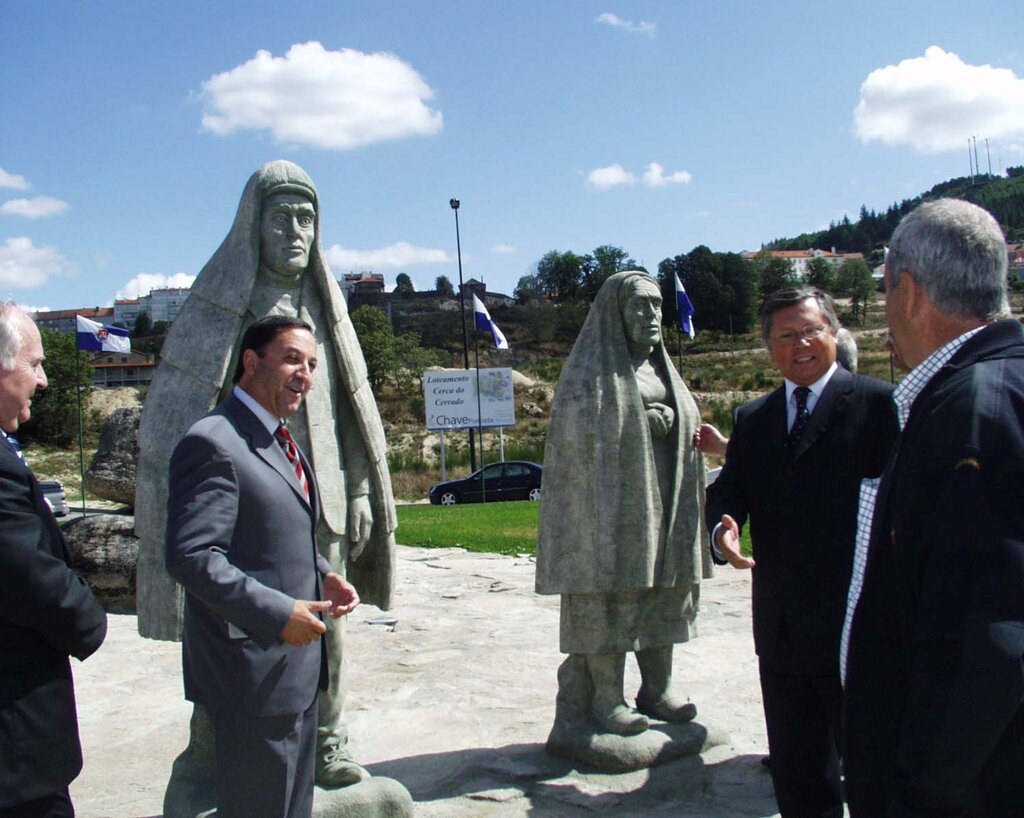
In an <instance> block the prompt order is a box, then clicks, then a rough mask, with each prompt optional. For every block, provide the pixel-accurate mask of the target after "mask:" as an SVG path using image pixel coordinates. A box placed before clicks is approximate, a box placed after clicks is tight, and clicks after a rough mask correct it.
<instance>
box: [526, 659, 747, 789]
mask: <svg viewBox="0 0 1024 818" xmlns="http://www.w3.org/2000/svg"><path fill="white" fill-rule="evenodd" d="M593 692H594V688H593V684H592V683H591V680H590V675H589V673H587V670H586V667H585V663H584V662H583V661H582V657H579V656H575V655H570V656H569V657H567V658H566V660H565V661H564V662H563V663H562V665H561V666H560V667H559V668H558V698H557V700H556V703H555V723H554V726H553V727H552V728H551V732H550V734H549V735H548V740H547V744H546V748H547V751H548V752H549V753H550V754H551V755H553V756H557V757H559V758H565V759H569V760H571V761H581V762H583V763H584V764H587V765H588V766H590V767H594V768H595V769H598V770H607V771H609V772H628V771H632V770H640V769H644V768H647V767H654V766H657V765H659V764H666V763H668V762H669V761H673V760H674V759H677V758H682V757H683V756H688V755H696V754H698V753H701V752H704V751H705V750H708V749H710V748H711V747H715V746H718V745H720V744H727V743H728V741H729V739H728V736H726V735H724V734H722V733H718V732H716V731H712V730H709V729H708V728H707V727H705V726H704V725H702V724H700V723H698V722H695V721H690V722H685V723H683V724H671V723H669V722H661V721H655V720H652V721H651V727H650V729H648V730H646V731H644V732H643V733H640V734H639V735H635V736H619V735H615V734H613V733H608V732H605V731H604V730H603V728H601V727H600V726H599V725H598V724H597V722H596V721H595V720H594V719H593V718H592V717H591V716H590V702H591V698H592V696H593Z"/></svg>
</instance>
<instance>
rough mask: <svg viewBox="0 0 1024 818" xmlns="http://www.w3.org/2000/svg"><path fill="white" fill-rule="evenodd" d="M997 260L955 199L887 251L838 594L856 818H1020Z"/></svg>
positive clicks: (1018, 598)
mask: <svg viewBox="0 0 1024 818" xmlns="http://www.w3.org/2000/svg"><path fill="white" fill-rule="evenodd" d="M1006 267H1007V252H1006V244H1005V241H1004V239H1003V235H1002V232H1001V231H1000V229H999V225H998V224H997V223H996V221H995V220H994V219H993V218H992V217H991V216H990V215H989V214H988V213H987V212H985V211H984V210H982V209H981V208H979V207H976V206H975V205H972V204H969V203H967V202H962V201H957V200H954V199H939V200H937V201H934V202H929V203H927V204H924V205H921V206H920V207H919V208H917V209H916V210H914V211H913V212H912V213H910V214H909V215H907V216H906V217H905V218H904V219H903V221H902V222H901V223H900V225H899V227H898V228H897V229H896V232H895V233H894V234H893V237H892V242H891V244H890V248H889V255H888V258H887V259H886V265H885V282H886V296H885V313H886V318H887V319H888V323H889V331H890V333H891V336H892V343H893V345H894V348H895V352H896V354H897V358H898V359H900V360H901V361H902V362H903V365H904V366H905V368H907V369H909V370H910V373H909V374H908V375H907V376H906V377H905V378H904V379H903V381H901V382H900V385H899V387H897V389H896V391H895V393H894V396H893V397H894V399H895V402H896V408H897V412H898V415H899V422H900V425H901V427H902V430H903V431H902V435H901V437H900V440H899V444H898V446H897V448H896V450H895V451H894V453H893V456H892V458H891V460H890V462H889V464H888V466H887V467H886V469H885V473H884V475H883V476H882V480H881V483H880V485H879V488H878V494H877V499H876V500H875V502H874V504H873V508H870V509H862V513H861V518H862V519H864V518H865V517H867V519H868V520H871V519H872V517H871V516H870V515H871V514H872V513H873V522H872V523H871V524H870V529H869V530H870V540H869V545H868V547H867V549H866V551H865V552H864V566H863V569H862V570H855V575H854V583H853V585H852V587H851V606H850V614H848V616H849V618H850V620H851V627H850V633H849V639H848V648H847V652H846V739H847V742H846V756H845V771H846V781H847V795H848V798H849V805H850V812H851V814H852V815H853V816H855V818H895V816H908V817H909V816H915V817H916V818H924V816H935V817H936V818H938V816H971V818H981V817H987V818H1009V817H1010V816H1020V815H1022V814H1024V791H1022V787H1021V774H1022V772H1024V668H1022V657H1024V501H1022V494H1024V331H1022V328H1021V325H1020V322H1018V321H1017V320H1015V319H1010V318H1009V314H1010V310H1009V304H1008V301H1007V295H1006ZM860 539H861V538H860V537H858V540H860ZM860 555H861V554H860V550H858V558H859V557H860ZM859 565H860V560H859V559H858V566H859ZM858 575H859V576H861V577H862V582H860V581H859V576H858Z"/></svg>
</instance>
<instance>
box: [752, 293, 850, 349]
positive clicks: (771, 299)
mask: <svg viewBox="0 0 1024 818" xmlns="http://www.w3.org/2000/svg"><path fill="white" fill-rule="evenodd" d="M809 298H813V299H814V300H815V301H816V302H817V304H818V310H819V311H820V312H821V316H822V318H824V319H825V321H826V323H827V324H828V325H829V327H830V328H831V329H832V334H833V335H835V334H836V333H837V332H839V319H838V318H837V317H836V308H835V307H834V306H833V304H832V297H831V296H830V295H829V294H828V293H827V292H825V291H824V290H819V289H818V288H817V287H786V288H785V289H782V290H776V291H775V292H773V293H772V294H771V295H769V296H768V297H767V298H765V300H764V303H763V304H762V305H761V340H762V341H764V345H765V346H768V337H769V335H771V331H772V318H773V317H774V316H775V313H777V312H778V311H779V310H784V309H786V307H795V306H796V305H797V304H799V303H801V302H803V301H806V300H807V299H809Z"/></svg>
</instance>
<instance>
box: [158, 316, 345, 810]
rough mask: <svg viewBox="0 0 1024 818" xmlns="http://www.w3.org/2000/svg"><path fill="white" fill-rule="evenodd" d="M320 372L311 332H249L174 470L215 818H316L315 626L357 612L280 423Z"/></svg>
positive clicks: (177, 571)
mask: <svg viewBox="0 0 1024 818" xmlns="http://www.w3.org/2000/svg"><path fill="white" fill-rule="evenodd" d="M316 365H317V355H316V342H315V340H314V337H313V333H312V330H311V328H310V326H309V324H307V323H305V322H303V321H301V320H298V319H296V318H288V317H285V316H270V317H267V318H264V319H262V320H260V321H257V322H256V323H254V324H253V325H252V326H250V327H249V329H248V330H246V332H245V335H244V336H243V338H242V343H241V354H240V356H239V361H238V366H237V369H236V371H235V387H234V390H233V391H232V393H231V395H230V396H229V397H228V398H227V399H226V400H224V401H223V402H222V403H221V404H220V405H219V406H218V407H217V408H216V409H215V410H214V411H213V412H212V413H210V414H209V415H207V416H206V417H205V418H203V419H202V420H200V421H198V422H197V423H196V424H195V425H193V426H192V428H191V429H189V431H188V432H187V433H186V435H185V436H184V438H182V440H181V442H180V443H179V444H178V446H177V448H176V449H175V451H174V455H173V457H172V458H171V466H170V479H169V485H170V494H169V500H168V514H167V541H166V546H167V548H166V561H167V570H168V571H169V572H170V573H171V575H172V576H174V578H175V579H177V580H178V582H180V583H181V585H182V586H183V587H184V588H185V590H186V592H187V594H186V600H185V621H184V638H183V644H182V664H183V671H184V678H185V696H186V698H188V699H189V700H191V701H193V702H196V703H197V704H201V705H203V706H204V707H205V708H206V709H207V710H208V711H209V712H210V714H211V715H212V718H213V723H214V735H215V744H216V771H217V776H216V777H217V810H218V815H220V816H222V817H223V818H243V816H244V818H253V816H288V818H292V817H293V816H309V815H310V814H311V812H312V805H313V779H314V767H315V759H314V748H315V742H316V726H317V715H316V712H317V711H316V704H317V691H318V689H322V688H325V687H326V685H327V682H328V664H327V657H326V648H325V646H324V643H323V641H322V640H321V638H320V637H321V635H322V634H323V633H324V632H325V631H326V626H325V624H324V622H323V620H322V614H323V613H324V612H328V613H329V614H330V616H332V617H334V618H337V617H340V616H342V615H344V614H347V613H349V612H351V611H352V610H354V609H355V607H356V606H357V605H358V604H359V596H358V594H357V593H356V590H355V588H354V587H353V586H352V585H351V584H349V583H348V582H347V581H346V580H345V579H344V578H343V577H341V576H340V575H339V574H337V573H334V572H332V571H331V566H330V563H329V562H328V561H327V560H326V559H324V557H322V556H321V555H320V554H319V553H318V551H317V547H316V539H315V531H316V526H317V521H318V520H319V517H320V510H321V505H320V498H319V496H318V493H317V488H316V480H315V477H314V475H313V471H312V469H311V468H310V465H309V462H308V461H307V460H306V457H305V455H304V454H302V452H301V451H299V450H298V448H297V446H296V444H295V442H294V440H293V439H292V438H291V436H290V434H289V433H288V431H287V427H286V426H285V425H284V420H285V419H286V418H289V417H291V416H292V415H294V414H295V412H296V411H298V409H299V407H300V405H301V404H302V401H303V399H304V398H305V397H306V395H307V394H308V392H309V390H310V389H311V387H312V386H313V375H314V371H315V369H316Z"/></svg>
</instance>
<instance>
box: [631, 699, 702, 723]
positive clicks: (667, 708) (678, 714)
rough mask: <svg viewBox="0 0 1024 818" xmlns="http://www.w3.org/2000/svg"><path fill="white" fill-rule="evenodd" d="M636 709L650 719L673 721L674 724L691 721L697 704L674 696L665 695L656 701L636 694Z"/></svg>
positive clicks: (695, 712) (695, 713)
mask: <svg viewBox="0 0 1024 818" xmlns="http://www.w3.org/2000/svg"><path fill="white" fill-rule="evenodd" d="M636 709H637V710H639V711H640V712H641V713H643V714H644V715H645V716H650V717H651V718H652V719H658V720H659V721H669V722H674V723H676V724H681V723H682V722H686V721H693V719H694V717H695V716H696V715H697V705H695V704H694V703H693V702H684V701H683V700H682V699H680V698H678V697H676V696H665V697H664V698H663V699H658V701H656V702H652V701H648V700H647V699H642V698H640V697H639V696H637V699H636Z"/></svg>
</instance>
